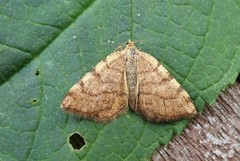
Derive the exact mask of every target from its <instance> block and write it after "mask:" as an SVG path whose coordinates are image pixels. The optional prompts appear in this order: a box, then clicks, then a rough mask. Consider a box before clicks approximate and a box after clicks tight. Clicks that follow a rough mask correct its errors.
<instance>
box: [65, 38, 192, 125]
mask: <svg viewBox="0 0 240 161" xmlns="http://www.w3.org/2000/svg"><path fill="white" fill-rule="evenodd" d="M128 106H129V107H130V108H131V109H132V110H133V111H135V112H136V113H137V114H139V115H141V116H142V117H144V118H145V119H147V120H149V121H153V122H162V121H173V120H178V119H180V118H191V117H193V116H194V115H195V114H196V109H195V107H194V105H193V103H192V101H191V98H190V97H189V95H188V93H187V92H186V91H185V90H184V89H183V88H182V87H181V85H180V84H179V83H178V82H177V81H176V79H174V78H173V77H172V76H171V75H170V73H169V72H168V71H167V70H166V69H165V68H164V67H163V65H162V64H160V63H159V62H158V61H157V60H156V59H155V58H154V57H152V56H151V55H149V54H147V53H144V52H141V51H139V50H138V49H137V48H136V47H135V45H134V42H131V41H129V42H128V43H127V45H126V48H125V49H124V50H122V51H115V52H113V53H112V54H110V55H109V56H107V57H106V58H105V59H104V60H102V61H101V62H99V63H98V64H97V65H96V67H95V68H93V69H92V71H90V72H89V73H87V74H86V75H85V76H84V77H83V78H82V79H81V80H80V81H79V82H78V83H76V84H75V85H74V86H73V87H72V88H71V89H70V90H69V92H68V94H67V95H66V96H65V98H64V100H63V101H62V104H61V108H62V109H63V110H65V111H68V112H71V113H74V114H77V115H79V116H80V117H83V118H87V119H94V120H96V121H97V122H109V121H111V120H113V119H115V118H117V117H118V116H120V115H121V114H122V113H123V112H124V111H126V110H127V109H128Z"/></svg>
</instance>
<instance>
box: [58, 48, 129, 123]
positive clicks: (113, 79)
mask: <svg viewBox="0 0 240 161" xmlns="http://www.w3.org/2000/svg"><path fill="white" fill-rule="evenodd" d="M124 65H125V55H123V54H122V53H121V52H119V51H116V52H114V53H112V54H110V55H109V56H107V57H106V59H104V60H102V61H101V62H99V63H98V64H97V65H96V67H95V68H93V70H92V71H90V72H89V73H87V74H86V75H85V76H84V77H83V78H82V79H81V80H80V81H79V82H78V83H76V84H75V85H74V86H73V87H72V88H71V89H70V90H69V92H68V94H67V95H66V97H65V98H64V100H63V101H62V104H61V108H63V109H64V110H65V111H67V112H71V113H75V114H78V115H80V116H81V117H83V118H87V119H94V120H96V121H97V122H109V121H111V120H113V119H115V118H116V117H118V116H119V115H121V114H122V113H123V112H124V111H125V110H127V104H128V96H127V87H126V77H125V68H124Z"/></svg>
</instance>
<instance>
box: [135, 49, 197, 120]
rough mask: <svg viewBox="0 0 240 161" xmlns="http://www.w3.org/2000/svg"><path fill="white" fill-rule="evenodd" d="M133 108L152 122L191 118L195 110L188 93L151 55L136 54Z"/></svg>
mask: <svg viewBox="0 0 240 161" xmlns="http://www.w3.org/2000/svg"><path fill="white" fill-rule="evenodd" d="M137 73H138V76H137V81H138V88H137V89H138V91H137V100H136V101H137V106H136V107H135V108H134V109H133V110H134V111H135V112H136V113H138V114H140V115H142V116H143V117H144V118H146V119H147V120H150V121H153V122H161V121H174V120H178V119H181V118H191V117H192V116H194V115H195V114H196V109H195V107H194V105H193V103H192V101H191V98H190V96H189V95H188V93H187V92H186V91H185V90H184V89H183V88H182V87H181V85H180V84H179V83H178V82H177V80H176V79H174V78H173V77H172V76H171V75H170V73H169V72H168V71H167V70H166V69H165V67H164V66H163V65H162V64H160V63H159V62H158V61H157V60H156V59H155V58H154V57H152V56H151V55H149V54H147V53H144V52H139V53H138V54H137Z"/></svg>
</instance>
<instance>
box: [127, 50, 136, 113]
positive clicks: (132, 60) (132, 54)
mask: <svg viewBox="0 0 240 161" xmlns="http://www.w3.org/2000/svg"><path fill="white" fill-rule="evenodd" d="M136 60H137V59H136V49H135V48H130V49H129V50H128V51H127V60H126V78H127V86H128V94H129V97H128V102H129V105H130V107H131V108H135V106H136V91H137V89H136V88H137V61H136Z"/></svg>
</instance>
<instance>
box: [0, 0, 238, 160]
mask: <svg viewBox="0 0 240 161" xmlns="http://www.w3.org/2000/svg"><path fill="white" fill-rule="evenodd" d="M239 5H240V2H238V1H234V0H229V1H224V0H219V1H209V0H203V1H197V0H196V1H194V0H184V1H182V0H181V1H177V0H175V1H174V0H173V1H170V0H169V1H167V0H152V1H151V2H150V1H144V0H141V1H139V0H138V1H137V0H130V1H129V0H122V1H111V0H98V1H91V0H72V1H62V0H55V1H54V2H53V1H42V0H41V1H40V0H25V1H8V0H2V1H1V2H0V42H1V43H0V84H1V86H0V102H1V108H0V142H1V144H0V160H79V159H84V160H123V159H125V160H149V158H150V157H151V155H152V153H153V152H154V149H155V148H157V147H158V145H159V143H160V144H167V143H168V142H169V141H170V139H171V138H172V135H173V134H174V133H177V134H179V133H181V131H182V130H183V128H184V127H185V126H186V125H187V123H188V120H180V121H176V122H172V123H158V124H156V123H150V122H148V121H145V120H143V119H142V118H141V117H139V116H138V115H136V114H134V113H133V112H132V111H130V110H129V111H128V112H127V113H126V114H124V115H123V116H121V117H120V118H119V119H117V120H115V121H113V122H111V123H108V124H99V123H95V122H93V121H88V120H85V119H79V118H77V117H75V116H73V115H69V114H66V113H64V112H63V111H62V110H61V109H60V108H59V106H60V103H61V101H62V99H63V97H64V95H65V94H66V93H67V91H68V90H69V88H70V87H71V86H72V85H74V84H75V83H76V82H77V81H78V80H79V79H80V78H81V77H82V76H84V74H85V73H86V72H88V71H89V70H91V68H92V67H93V66H95V65H96V64H97V63H98V62H99V61H100V60H102V59H104V58H105V57H106V56H107V55H109V54H110V53H111V52H113V51H114V50H115V49H116V48H117V47H118V46H119V45H124V44H125V42H126V41H128V39H131V40H135V41H138V40H142V41H143V43H137V47H138V48H139V49H141V50H142V51H145V52H147V53H149V54H151V55H153V56H154V57H155V58H157V59H158V60H159V61H160V62H162V63H163V64H164V65H165V66H166V68H167V69H168V70H169V71H170V73H171V74H172V75H173V76H174V77H175V78H176V79H177V80H178V81H179V82H180V83H181V84H182V86H183V87H184V88H185V89H186V90H187V91H188V92H189V94H190V95H191V97H192V99H193V100H194V103H195V105H196V107H197V109H198V111H199V112H200V111H202V110H203V108H204V105H205V103H208V104H211V103H214V101H215V99H216V97H217V95H218V94H219V92H220V91H221V90H223V89H224V88H225V87H226V86H227V85H229V84H231V83H233V82H234V81H235V79H236V77H237V74H238V72H239V71H240V65H239V62H240V54H239V53H240V48H239V44H240V30H239V28H240V21H239V20H240V15H239V12H240V9H239ZM73 133H78V134H79V135H81V136H82V137H83V138H84V141H85V145H84V146H83V147H82V148H81V149H80V150H74V149H73V148H72V146H71V144H70V143H69V137H70V136H71V135H72V134H73Z"/></svg>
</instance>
